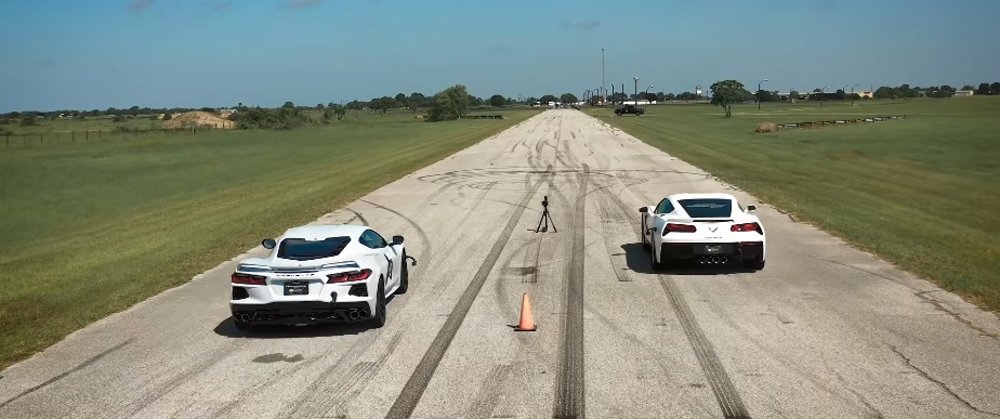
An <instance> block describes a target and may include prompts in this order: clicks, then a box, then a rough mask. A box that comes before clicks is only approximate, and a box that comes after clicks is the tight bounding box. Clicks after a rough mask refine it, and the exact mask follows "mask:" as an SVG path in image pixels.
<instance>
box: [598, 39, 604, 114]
mask: <svg viewBox="0 0 1000 419" xmlns="http://www.w3.org/2000/svg"><path fill="white" fill-rule="evenodd" d="M599 94H600V95H601V98H602V99H603V98H604V48H601V92H600V93H599ZM601 102H603V100H602V101H601Z"/></svg>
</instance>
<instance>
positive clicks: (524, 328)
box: [514, 293, 536, 332]
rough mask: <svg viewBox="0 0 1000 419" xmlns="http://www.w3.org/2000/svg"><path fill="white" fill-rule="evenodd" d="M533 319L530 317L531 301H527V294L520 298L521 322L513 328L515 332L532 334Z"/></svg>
mask: <svg viewBox="0 0 1000 419" xmlns="http://www.w3.org/2000/svg"><path fill="white" fill-rule="evenodd" d="M535 329H536V327H535V319H534V318H533V317H532V316H531V301H530V300H528V293H524V296H523V297H521V321H519V322H518V324H517V327H515V328H514V330H515V331H517V332H534V331H535Z"/></svg>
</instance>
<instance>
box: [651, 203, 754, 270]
mask: <svg viewBox="0 0 1000 419" xmlns="http://www.w3.org/2000/svg"><path fill="white" fill-rule="evenodd" d="M755 210H756V207H754V206H753V205H750V206H748V207H747V208H743V206H742V205H740V204H739V202H737V200H736V198H735V197H733V196H732V195H729V194H718V193H713V194H705V193H690V194H676V195H670V196H668V197H666V198H663V200H661V201H660V203H659V204H657V205H656V206H655V207H653V206H649V207H642V208H639V212H640V213H642V217H641V220H640V222H641V223H642V244H643V246H644V247H646V248H647V249H649V251H650V261H651V264H652V267H653V269H654V270H659V269H662V268H664V267H665V266H669V265H673V264H675V263H677V262H680V261H684V260H688V261H695V262H697V263H698V264H701V265H729V264H741V265H742V266H743V267H745V268H748V269H752V270H760V269H764V262H765V260H766V255H767V244H766V241H765V234H764V225H763V224H762V223H761V222H760V219H759V218H757V216H756V215H754V214H752V212H753V211H755Z"/></svg>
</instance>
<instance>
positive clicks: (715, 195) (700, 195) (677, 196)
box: [670, 193, 736, 201]
mask: <svg viewBox="0 0 1000 419" xmlns="http://www.w3.org/2000/svg"><path fill="white" fill-rule="evenodd" d="M670 198H671V199H673V200H674V201H679V200H682V199H730V200H733V201H735V200H736V197H734V196H732V195H730V194H727V193H679V194H674V195H670Z"/></svg>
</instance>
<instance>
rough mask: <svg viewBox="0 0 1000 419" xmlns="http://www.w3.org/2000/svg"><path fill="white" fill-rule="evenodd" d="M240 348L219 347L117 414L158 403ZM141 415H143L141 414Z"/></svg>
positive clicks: (127, 415)
mask: <svg viewBox="0 0 1000 419" xmlns="http://www.w3.org/2000/svg"><path fill="white" fill-rule="evenodd" d="M237 349H238V346H237V345H235V344H230V345H227V346H224V347H222V348H220V349H217V350H216V351H215V352H214V353H212V354H211V355H209V356H208V357H206V358H203V359H201V360H200V361H198V362H196V363H195V364H194V365H191V366H189V367H187V368H185V369H183V370H182V371H181V372H180V373H178V374H177V375H174V376H173V377H171V378H170V379H169V380H167V381H166V382H165V383H164V384H163V385H159V386H156V387H155V388H152V389H151V391H150V392H149V393H147V394H146V395H145V396H143V397H141V398H139V399H138V400H134V401H133V402H131V403H129V404H128V405H126V406H125V408H126V411H127V412H128V413H125V414H120V415H117V417H122V418H124V417H133V416H135V415H136V414H137V413H139V412H141V411H142V410H143V409H145V408H147V407H149V406H150V405H151V404H153V403H156V402H157V401H158V400H160V399H162V398H164V397H166V396H167V395H168V394H170V392H172V391H174V390H175V389H177V387H180V386H181V385H182V384H184V383H186V382H188V381H189V380H190V379H191V378H192V377H194V376H196V375H198V374H201V373H203V372H205V371H207V370H208V369H209V368H211V367H212V365H215V364H216V363H218V362H219V361H221V360H222V359H223V358H225V357H227V356H229V355H230V354H232V353H233V352H235V351H236V350H237ZM140 417H141V416H140Z"/></svg>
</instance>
